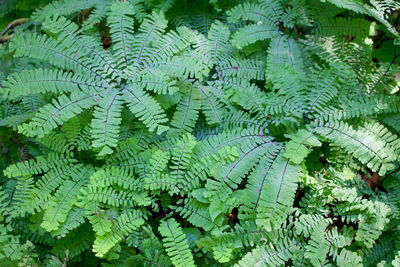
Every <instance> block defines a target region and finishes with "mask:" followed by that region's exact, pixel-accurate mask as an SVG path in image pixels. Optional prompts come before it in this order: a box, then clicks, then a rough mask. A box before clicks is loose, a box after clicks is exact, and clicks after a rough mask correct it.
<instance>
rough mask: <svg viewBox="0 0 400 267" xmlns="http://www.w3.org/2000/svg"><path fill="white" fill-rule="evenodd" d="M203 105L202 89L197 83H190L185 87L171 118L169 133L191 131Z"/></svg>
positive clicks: (176, 133)
mask: <svg viewBox="0 0 400 267" xmlns="http://www.w3.org/2000/svg"><path fill="white" fill-rule="evenodd" d="M200 107H201V98H200V91H199V88H198V87H197V86H196V85H193V84H190V85H186V86H185V87H183V92H182V93H181V96H180V101H179V103H178V106H177V108H176V111H175V113H174V117H173V118H172V120H171V126H173V128H170V132H169V134H170V135H171V136H174V135H175V136H181V135H183V134H185V133H190V132H191V131H192V130H193V127H194V125H195V123H196V121H197V118H198V114H199V110H200Z"/></svg>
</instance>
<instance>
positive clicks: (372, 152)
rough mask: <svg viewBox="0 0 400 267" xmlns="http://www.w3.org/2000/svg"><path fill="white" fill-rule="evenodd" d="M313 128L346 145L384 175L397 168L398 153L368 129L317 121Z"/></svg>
mask: <svg viewBox="0 0 400 267" xmlns="http://www.w3.org/2000/svg"><path fill="white" fill-rule="evenodd" d="M313 130H314V131H315V132H316V133H318V134H320V135H321V136H323V137H325V138H328V139H329V140H331V141H332V142H334V143H336V144H338V145H340V146H342V147H344V148H345V149H346V150H347V151H348V152H349V153H351V154H352V155H353V156H354V157H355V158H357V159H358V160H360V161H361V162H362V163H363V164H366V165H367V166H368V167H369V168H370V169H371V170H373V171H377V172H379V174H381V175H383V174H385V173H386V172H387V171H390V170H392V169H393V168H395V166H394V164H393V161H394V160H395V159H396V153H395V152H394V151H393V149H392V148H391V147H390V146H388V145H387V144H386V142H385V141H384V140H382V139H381V138H379V137H378V136H376V135H373V134H371V133H369V132H368V131H367V130H366V129H363V128H360V129H358V130H355V129H353V127H351V126H350V125H348V124H347V123H345V122H338V121H336V122H328V123H324V122H323V121H319V122H318V121H317V122H315V124H314V126H313Z"/></svg>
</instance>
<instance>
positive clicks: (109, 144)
mask: <svg viewBox="0 0 400 267" xmlns="http://www.w3.org/2000/svg"><path fill="white" fill-rule="evenodd" d="M122 104H123V102H122V99H121V95H120V94H119V92H113V93H111V94H110V95H107V96H106V97H103V98H102V99H101V100H100V103H99V105H98V106H96V107H95V109H94V112H93V119H92V122H91V134H92V138H93V141H92V146H93V147H95V148H100V149H101V150H100V152H99V155H100V156H104V155H107V154H111V153H113V150H112V149H111V148H114V147H116V146H117V143H118V135H119V126H120V124H121V110H122Z"/></svg>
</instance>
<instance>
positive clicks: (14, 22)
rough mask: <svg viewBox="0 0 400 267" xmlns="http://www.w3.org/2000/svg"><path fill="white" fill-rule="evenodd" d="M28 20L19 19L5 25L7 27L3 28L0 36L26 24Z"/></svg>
mask: <svg viewBox="0 0 400 267" xmlns="http://www.w3.org/2000/svg"><path fill="white" fill-rule="evenodd" d="M28 20H29V18H19V19H16V20H14V21H12V22H10V24H8V25H7V27H5V28H4V30H3V31H2V32H1V33H0V36H3V35H4V34H5V33H6V32H7V31H8V30H9V29H11V28H13V27H15V26H17V25H19V24H23V23H25V22H27V21H28Z"/></svg>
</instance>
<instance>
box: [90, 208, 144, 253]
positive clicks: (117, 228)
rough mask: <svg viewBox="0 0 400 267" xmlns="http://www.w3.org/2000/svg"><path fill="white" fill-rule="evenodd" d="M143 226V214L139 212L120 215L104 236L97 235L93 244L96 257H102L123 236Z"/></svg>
mask: <svg viewBox="0 0 400 267" xmlns="http://www.w3.org/2000/svg"><path fill="white" fill-rule="evenodd" d="M142 224H144V219H143V214H141V213H140V212H139V211H130V212H126V213H123V214H121V215H120V216H119V217H118V218H117V220H116V223H115V224H114V225H113V227H112V228H111V229H110V231H109V232H106V233H105V234H104V235H99V236H97V237H96V240H95V241H94V244H93V252H95V253H96V256H98V257H103V256H104V255H105V254H106V253H107V252H108V251H109V250H110V249H111V248H113V247H114V246H115V245H116V244H118V242H120V241H121V240H122V238H123V236H125V235H128V234H130V233H132V231H135V230H136V229H138V228H139V227H140V226H141V225H142Z"/></svg>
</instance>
